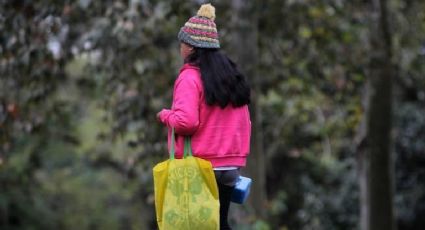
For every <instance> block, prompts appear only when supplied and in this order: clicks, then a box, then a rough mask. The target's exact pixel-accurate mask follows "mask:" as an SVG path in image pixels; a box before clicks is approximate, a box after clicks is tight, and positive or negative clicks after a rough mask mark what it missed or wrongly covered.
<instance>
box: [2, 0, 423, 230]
mask: <svg viewBox="0 0 425 230" xmlns="http://www.w3.org/2000/svg"><path fill="white" fill-rule="evenodd" d="M211 2H212V3H213V4H214V6H215V7H216V14H217V19H216V23H217V26H218V30H219V33H220V39H221V44H222V49H223V51H224V52H225V53H227V54H228V55H229V56H230V57H231V58H233V59H235V60H236V61H238V60H239V59H240V53H238V52H240V51H238V49H236V48H235V47H236V45H235V44H237V39H236V38H238V37H237V36H238V34H239V32H240V31H239V30H240V28H241V26H240V25H241V23H242V24H243V23H244V22H245V23H250V22H252V20H255V23H256V24H255V28H256V31H254V33H255V34H254V35H255V37H256V41H254V42H252V43H251V44H252V45H251V46H246V47H245V49H246V50H245V52H246V53H250V52H251V50H252V52H251V53H252V55H254V57H252V58H255V59H256V65H255V66H244V65H240V66H239V67H240V69H241V70H242V71H244V70H247V69H251V70H250V71H248V73H255V75H249V74H247V75H248V76H247V77H248V79H249V81H250V82H251V84H252V85H253V89H254V97H255V101H256V105H255V106H256V109H257V112H258V114H257V118H256V119H257V120H258V121H259V126H260V127H261V133H259V135H257V136H255V137H254V138H261V139H262V142H260V143H262V144H261V146H260V148H259V149H261V150H262V151H261V155H262V156H263V157H264V159H263V160H264V164H262V165H259V166H258V167H262V169H263V170H264V172H265V175H264V177H265V183H264V185H263V187H262V188H261V189H262V191H263V193H262V194H263V195H264V198H265V199H266V204H265V205H264V210H257V209H256V208H255V204H254V203H255V202H249V203H247V204H245V205H243V206H239V205H233V207H231V214H230V216H231V223H232V224H233V225H234V226H235V228H236V229H281V230H284V229H295V230H296V229H317V230H321V229H326V230H333V229H335V230H336V229H343V230H345V229H359V218H360V217H359V215H360V214H359V213H360V210H359V209H360V208H359V207H360V205H359V202H360V201H359V196H360V195H359V188H358V187H359V186H358V172H357V161H358V154H357V153H356V136H357V135H358V132H359V131H358V130H359V126H360V123H361V120H362V119H363V117H364V111H365V91H366V80H367V78H366V76H367V75H368V64H369V61H370V58H371V56H372V55H373V53H374V50H373V48H371V46H370V43H369V38H370V36H371V33H373V32H374V31H371V30H370V23H371V21H370V18H371V16H370V14H371V13H370V2H369V1H364V0H352V1H345V0H270V1H253V2H251V3H250V4H251V6H253V8H252V9H251V10H252V15H250V14H247V15H245V17H246V18H243V17H237V16H236V15H237V14H235V10H237V9H238V7H239V6H240V5H238V4H239V3H242V4H244V2H245V1H242V0H239V1H238V0H234V1H226V0H216V1H211ZM202 3H204V1H199V0H198V1H195V0H190V1H177V0H167V1H158V0H127V1H124V0H104V1H94V0H79V1H71V0H63V1H53V0H39V1H30V0H10V1H9V0H0V229H2V230H3V229H4V230H7V229H23V230H27V229H28V230H30V229H64V230H66V229H81V230H86V229H87V230H89V229H90V230H92V229H93V230H94V229H102V230H103V229H105V230H108V229H111V230H112V229H155V228H156V222H155V210H154V197H153V182H152V173H151V171H152V167H153V166H154V165H155V164H156V163H158V162H160V161H162V160H165V159H166V156H167V150H166V130H165V128H164V127H163V126H161V125H159V124H158V123H157V121H156V118H155V115H156V113H157V112H158V111H159V110H160V109H162V108H164V107H169V105H170V104H171V94H172V88H173V82H174V79H175V77H176V76H177V74H178V70H179V67H180V66H181V65H182V60H181V58H180V57H179V51H178V50H179V49H178V44H179V43H178V41H177V38H176V37H177V33H178V30H179V29H180V27H181V26H182V25H183V24H184V23H185V22H186V20H187V19H188V18H189V17H191V16H193V15H195V13H196V10H197V9H198V8H199V6H200V4H202ZM388 6H389V9H390V11H391V15H390V25H391V27H390V28H391V32H392V39H393V42H394V57H393V59H394V60H393V62H394V64H395V66H396V69H395V70H394V71H395V72H396V75H397V76H396V77H395V79H394V91H393V92H394V95H395V96H394V116H393V129H392V130H393V131H392V136H393V138H394V143H393V150H394V151H393V154H394V155H393V158H394V161H395V164H394V186H395V196H394V204H395V208H396V221H397V226H398V229H399V230H413V229H425V220H424V218H423V217H424V216H425V77H424V75H425V2H424V1H423V0H391V1H388ZM245 32H246V31H245ZM235 39H236V42H235ZM383 42H384V41H383ZM239 50H240V48H239ZM245 58H251V57H249V56H248V57H246V55H245ZM253 68H254V69H255V71H254V72H253V71H252V69H253ZM256 150H258V148H256ZM257 154H258V153H257ZM250 170H251V171H252V170H256V168H254V167H251V168H250V167H248V168H247V169H246V173H247V174H248V175H249V173H250ZM255 182H256V181H254V183H255ZM250 199H254V198H253V197H251V198H250ZM380 230H381V229H380ZM382 230H383V229H382Z"/></svg>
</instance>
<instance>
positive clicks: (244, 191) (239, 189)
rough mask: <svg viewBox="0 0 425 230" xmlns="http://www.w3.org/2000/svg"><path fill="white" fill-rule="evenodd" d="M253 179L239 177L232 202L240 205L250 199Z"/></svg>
mask: <svg viewBox="0 0 425 230" xmlns="http://www.w3.org/2000/svg"><path fill="white" fill-rule="evenodd" d="M251 183H252V180H251V178H248V177H243V176H239V178H238V181H237V182H236V185H235V189H234V190H233V193H232V199H231V201H232V202H234V203H238V204H243V203H244V202H245V200H246V198H248V195H249V191H250V189H251Z"/></svg>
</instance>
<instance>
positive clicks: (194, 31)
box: [177, 4, 220, 49]
mask: <svg viewBox="0 0 425 230" xmlns="http://www.w3.org/2000/svg"><path fill="white" fill-rule="evenodd" d="M214 19H215V8H214V6H212V5H211V4H204V5H202V6H201V8H199V10H198V13H197V14H196V15H195V16H193V17H191V18H190V19H189V20H188V21H187V22H186V23H185V24H184V26H183V27H182V28H181V29H180V32H179V34H178V36H177V37H178V39H179V40H180V41H181V42H184V43H187V44H189V45H191V46H194V47H198V48H215V49H218V48H220V42H219V40H218V33H217V26H216V25H215V23H214Z"/></svg>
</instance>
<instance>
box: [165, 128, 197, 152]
mask: <svg viewBox="0 0 425 230" xmlns="http://www.w3.org/2000/svg"><path fill="white" fill-rule="evenodd" d="M175 136H176V135H175V132H174V127H173V128H171V147H170V159H171V160H174V159H175V154H176V150H175V142H176V137H175ZM191 142H192V141H191V138H190V136H185V137H184V150H183V152H184V155H183V158H186V157H188V156H189V157H191V156H192V147H191Z"/></svg>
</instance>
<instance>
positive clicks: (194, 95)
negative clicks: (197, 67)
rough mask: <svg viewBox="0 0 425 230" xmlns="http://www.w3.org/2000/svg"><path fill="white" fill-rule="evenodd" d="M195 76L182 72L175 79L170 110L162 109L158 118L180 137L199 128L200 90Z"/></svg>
mask: <svg viewBox="0 0 425 230" xmlns="http://www.w3.org/2000/svg"><path fill="white" fill-rule="evenodd" d="M195 77H197V76H196V74H194V73H193V72H192V71H190V70H186V71H183V72H182V73H181V74H180V76H179V77H178V78H177V80H176V83H175V86H174V93H173V106H172V109H171V110H169V109H163V110H162V111H161V112H160V115H159V118H160V120H161V122H162V123H164V124H165V125H167V126H168V127H174V129H175V132H176V133H177V134H180V135H192V134H193V133H194V132H195V131H196V130H197V129H198V126H199V102H200V97H201V96H200V92H201V91H200V89H199V86H198V85H197V84H196V80H195Z"/></svg>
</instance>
